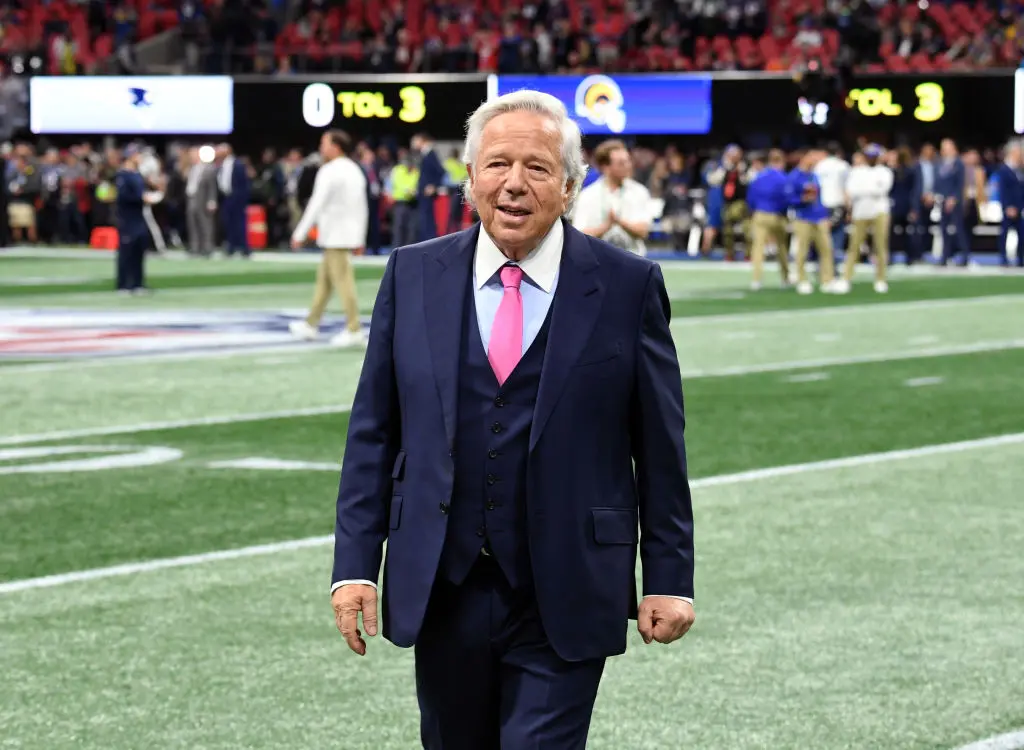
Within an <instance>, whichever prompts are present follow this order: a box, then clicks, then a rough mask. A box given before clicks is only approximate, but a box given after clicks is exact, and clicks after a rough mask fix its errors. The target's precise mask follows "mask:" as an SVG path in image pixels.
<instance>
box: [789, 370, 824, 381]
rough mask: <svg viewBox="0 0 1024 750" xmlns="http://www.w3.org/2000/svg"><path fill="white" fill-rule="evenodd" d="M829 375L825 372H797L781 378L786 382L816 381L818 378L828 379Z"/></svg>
mask: <svg viewBox="0 0 1024 750" xmlns="http://www.w3.org/2000/svg"><path fill="white" fill-rule="evenodd" d="M830 377H831V376H830V375H829V374H828V373H827V372H798V373H796V374H795V375H790V376H789V377H786V378H783V380H785V381H786V382H787V383H816V382H818V381H820V380H828V379H829V378H830Z"/></svg>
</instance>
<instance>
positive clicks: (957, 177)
mask: <svg viewBox="0 0 1024 750" xmlns="http://www.w3.org/2000/svg"><path fill="white" fill-rule="evenodd" d="M939 154H940V155H941V159H940V161H939V168H938V170H937V172H938V174H937V175H936V177H935V195H936V200H938V201H939V203H940V205H941V206H942V218H941V219H940V220H939V227H940V228H941V230H942V265H948V264H949V261H950V260H952V259H953V257H954V248H955V254H956V256H957V257H958V261H957V263H958V265H961V266H966V265H967V260H968V257H969V255H970V253H971V245H970V241H969V239H968V237H967V227H966V226H965V225H964V180H965V175H966V172H965V170H964V163H963V161H961V159H960V154H959V152H958V151H957V148H956V144H955V143H953V139H952V138H944V139H943V140H942V145H941V146H939Z"/></svg>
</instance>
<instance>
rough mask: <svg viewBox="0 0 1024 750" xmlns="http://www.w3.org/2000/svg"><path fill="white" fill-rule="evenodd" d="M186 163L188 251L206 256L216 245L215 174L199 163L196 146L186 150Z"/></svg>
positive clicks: (208, 166) (209, 167) (209, 166)
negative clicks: (187, 164) (187, 165)
mask: <svg viewBox="0 0 1024 750" xmlns="http://www.w3.org/2000/svg"><path fill="white" fill-rule="evenodd" d="M188 163H189V167H188V172H187V173H186V175H185V195H186V201H187V204H186V214H185V216H186V219H187V221H188V247H189V251H190V252H191V253H193V254H195V255H203V256H206V255H209V254H210V253H211V252H212V251H213V249H214V247H216V245H215V244H214V228H215V224H214V222H215V221H216V216H217V174H216V171H215V170H214V168H213V167H212V166H211V165H209V164H203V162H202V160H201V159H200V158H199V149H198V148H195V147H192V148H190V149H189V151H188Z"/></svg>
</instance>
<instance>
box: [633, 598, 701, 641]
mask: <svg viewBox="0 0 1024 750" xmlns="http://www.w3.org/2000/svg"><path fill="white" fill-rule="evenodd" d="M696 617H697V615H696V614H695V613H694V611H693V605H692V604H690V603H689V602H687V601H683V600H682V599H676V598H674V597H671V596H645V597H644V598H643V600H642V601H641V602H640V611H639V614H638V615H637V619H636V627H637V630H639V631H640V635H641V636H643V639H644V643H650V642H651V641H657V642H658V643H672V641H677V640H679V639H680V638H682V637H683V636H684V635H686V631H687V630H689V629H690V626H691V625H693V621H694V619H695V618H696Z"/></svg>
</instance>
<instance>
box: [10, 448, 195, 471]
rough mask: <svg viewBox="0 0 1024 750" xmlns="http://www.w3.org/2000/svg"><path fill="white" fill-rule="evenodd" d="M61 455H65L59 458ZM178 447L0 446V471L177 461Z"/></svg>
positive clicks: (123, 466) (121, 466)
mask: <svg viewBox="0 0 1024 750" xmlns="http://www.w3.org/2000/svg"><path fill="white" fill-rule="evenodd" d="M58 456H64V458H58ZM181 456H182V452H181V451H180V450H178V449H177V448H164V447H158V446H154V447H140V446H138V445H44V446H40V447H38V448H37V447H32V448H0V474H52V473H55V472H61V473H66V472H72V471H104V470H107V469H137V468H139V467H140V466H156V465H157V464H165V463H168V462H170V461H177V460H178V459H180V458H181Z"/></svg>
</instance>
